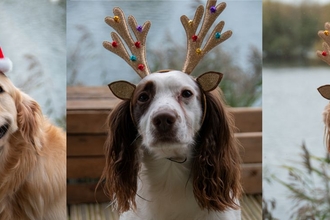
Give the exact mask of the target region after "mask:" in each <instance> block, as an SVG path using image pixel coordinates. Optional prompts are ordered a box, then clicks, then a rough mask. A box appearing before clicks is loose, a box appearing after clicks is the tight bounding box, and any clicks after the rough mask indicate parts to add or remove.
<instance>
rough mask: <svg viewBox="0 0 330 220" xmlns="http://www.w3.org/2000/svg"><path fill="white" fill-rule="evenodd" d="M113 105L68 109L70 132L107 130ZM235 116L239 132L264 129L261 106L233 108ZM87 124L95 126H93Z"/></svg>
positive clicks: (96, 102) (68, 128) (68, 127)
mask: <svg viewBox="0 0 330 220" xmlns="http://www.w3.org/2000/svg"><path fill="white" fill-rule="evenodd" d="M85 104H86V105H87V106H88V107H89V108H91V106H97V104H99V102H98V101H93V102H92V103H85ZM110 108H113V106H108V109H106V110H104V109H103V110H102V109H101V108H96V107H95V109H97V110H70V111H67V131H68V133H94V134H95V133H103V132H105V128H106V126H105V123H106V121H107V118H108V115H109V114H110V112H111V110H110ZM230 110H231V112H233V115H234V118H235V126H236V127H237V128H238V132H240V133H243V132H261V131H262V124H261V123H262V119H261V118H262V116H261V115H262V113H261V109H260V108H252V109H250V108H231V109H230ZM86 125H89V126H93V128H90V127H89V126H88V127H87V126H86Z"/></svg>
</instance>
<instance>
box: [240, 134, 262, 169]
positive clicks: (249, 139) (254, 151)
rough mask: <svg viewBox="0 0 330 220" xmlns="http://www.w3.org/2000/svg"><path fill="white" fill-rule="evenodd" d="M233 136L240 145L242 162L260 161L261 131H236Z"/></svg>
mask: <svg viewBox="0 0 330 220" xmlns="http://www.w3.org/2000/svg"><path fill="white" fill-rule="evenodd" d="M235 137H236V138H237V139H238V141H239V143H240V144H241V146H242V148H241V151H240V153H241V157H242V161H243V162H244V163H261V162H262V133H261V132H246V133H236V134H235Z"/></svg>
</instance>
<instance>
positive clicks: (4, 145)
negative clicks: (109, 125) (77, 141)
mask: <svg viewBox="0 0 330 220" xmlns="http://www.w3.org/2000/svg"><path fill="white" fill-rule="evenodd" d="M4 124H8V125H9V128H8V131H7V133H6V134H5V135H4V136H3V137H2V138H0V220H18V219H19V220H28V219H29V220H31V219H33V220H62V219H63V220H64V219H66V218H67V217H66V135H65V133H64V132H63V131H62V130H61V129H59V128H57V127H55V126H53V125H51V124H50V122H49V121H48V120H47V119H46V118H45V117H44V116H43V115H42V112H41V109H40V107H39V105H38V104H37V103H36V102H35V101H34V100H33V99H31V98H30V97H29V96H28V95H26V94H24V93H23V92H21V91H20V90H19V89H17V88H16V87H15V86H14V85H13V84H12V83H11V82H10V80H9V79H8V78H7V77H6V76H5V75H4V74H3V73H1V72H0V127H1V126H3V125H4Z"/></svg>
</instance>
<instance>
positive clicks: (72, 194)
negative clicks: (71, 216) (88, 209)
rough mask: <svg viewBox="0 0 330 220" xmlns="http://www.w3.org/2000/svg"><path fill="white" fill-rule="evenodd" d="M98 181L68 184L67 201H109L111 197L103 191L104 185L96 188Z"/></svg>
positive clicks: (75, 202) (76, 202) (73, 202)
mask: <svg viewBox="0 0 330 220" xmlns="http://www.w3.org/2000/svg"><path fill="white" fill-rule="evenodd" d="M96 185H97V183H80V184H68V185H67V203H68V204H78V203H96V202H107V201H109V199H108V198H107V197H106V195H105V194H104V192H103V189H102V186H99V187H98V188H97V190H95V189H96Z"/></svg>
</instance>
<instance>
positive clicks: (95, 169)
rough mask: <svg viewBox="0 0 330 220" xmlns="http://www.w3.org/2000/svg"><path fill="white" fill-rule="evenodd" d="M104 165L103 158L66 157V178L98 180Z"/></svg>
mask: <svg viewBox="0 0 330 220" xmlns="http://www.w3.org/2000/svg"><path fill="white" fill-rule="evenodd" d="M104 165H105V158H104V157H103V156H99V157H68V158H67V178H68V179H70V178H72V179H78V178H99V177H100V176H101V174H102V171H103V168H104Z"/></svg>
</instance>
